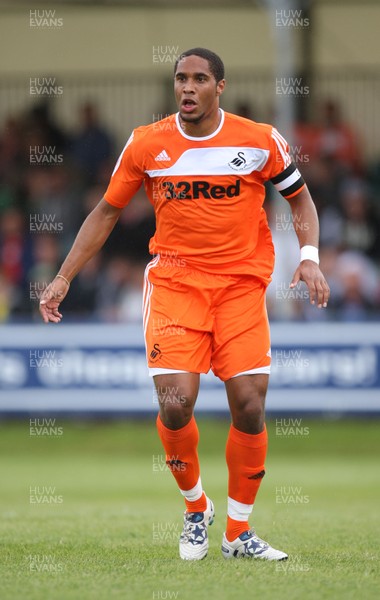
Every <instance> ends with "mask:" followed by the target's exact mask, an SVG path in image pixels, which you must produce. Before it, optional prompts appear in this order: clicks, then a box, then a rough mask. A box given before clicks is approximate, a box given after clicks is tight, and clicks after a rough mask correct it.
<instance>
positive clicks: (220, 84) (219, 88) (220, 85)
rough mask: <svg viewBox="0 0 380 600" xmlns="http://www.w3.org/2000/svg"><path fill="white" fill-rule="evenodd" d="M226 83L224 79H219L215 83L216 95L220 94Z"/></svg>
mask: <svg viewBox="0 0 380 600" xmlns="http://www.w3.org/2000/svg"><path fill="white" fill-rule="evenodd" d="M225 85H226V80H225V79H221V80H220V81H219V82H218V83H217V85H216V95H217V96H220V95H221V94H223V90H224V88H225Z"/></svg>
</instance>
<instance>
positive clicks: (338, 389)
mask: <svg viewBox="0 0 380 600" xmlns="http://www.w3.org/2000/svg"><path fill="white" fill-rule="evenodd" d="M271 332H272V371H271V377H270V387H269V391H268V396H267V410H268V412H273V413H286V412H298V413H300V412H333V413H341V412H343V413H350V412H351V413H352V412H353V413H365V412H371V413H377V412H378V413H380V324H373V323H372V324H340V323H324V324H320V323H318V324H303V323H302V324H300V323H281V324H280V323H274V324H273V325H272V328H271ZM0 365H1V368H0V413H3V414H5V413H13V412H30V413H36V412H69V413H73V412H86V411H89V412H92V413H97V412H100V413H115V412H117V413H123V412H125V413H130V412H131V413H132V412H139V413H141V412H153V411H156V410H157V398H156V395H155V393H154V390H153V385H152V380H151V378H150V377H149V376H148V371H147V367H146V359H145V348H144V343H143V337H142V326H141V325H139V324H136V325H125V326H124V325H120V324H118V325H104V324H95V325H94V324H92V325H88V324H86V325H84V324H78V325H77V324H75V325H74V324H68V325H63V324H60V325H58V326H55V325H48V326H46V325H41V324H35V325H8V326H7V325H5V326H2V327H1V328H0ZM197 410H198V411H217V412H223V411H228V406H227V401H226V396H225V392H224V386H223V384H222V382H221V381H220V380H219V379H218V378H216V377H215V376H214V375H213V374H212V372H210V373H208V374H207V375H202V377H201V390H200V394H199V399H198V402H197Z"/></svg>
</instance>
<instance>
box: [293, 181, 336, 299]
mask: <svg viewBox="0 0 380 600" xmlns="http://www.w3.org/2000/svg"><path fill="white" fill-rule="evenodd" d="M289 204H290V207H291V210H292V215H293V223H294V225H295V230H296V234H297V237H298V241H299V245H300V248H302V247H303V246H315V247H316V248H318V243H319V222H318V215H317V210H316V208H315V204H314V202H313V200H312V198H311V196H310V193H309V190H308V189H307V187H306V186H305V187H304V188H303V189H302V190H301V192H300V193H299V194H297V196H295V197H294V198H290V199H289ZM299 281H304V282H305V283H306V285H307V287H308V288H309V292H310V302H311V304H315V302H317V305H318V308H322V307H323V308H326V306H327V302H328V299H329V296H330V288H329V286H328V284H327V282H326V280H325V278H324V276H323V273H322V271H321V270H320V268H319V266H318V264H317V263H316V262H314V261H313V260H303V261H302V262H300V264H299V266H298V268H297V270H296V272H295V273H294V276H293V279H292V282H291V284H290V287H292V288H293V287H295V286H296V285H297V283H298V282H299Z"/></svg>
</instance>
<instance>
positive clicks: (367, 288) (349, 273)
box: [335, 251, 380, 321]
mask: <svg viewBox="0 0 380 600" xmlns="http://www.w3.org/2000/svg"><path fill="white" fill-rule="evenodd" d="M335 266H336V269H335V270H336V273H337V277H338V281H339V283H340V287H341V289H340V296H338V298H337V300H336V305H337V308H338V311H339V318H340V320H342V321H365V320H367V319H368V318H370V317H371V316H373V312H374V309H375V307H376V300H377V299H378V297H379V288H380V280H379V274H378V272H377V271H376V269H375V267H374V265H373V264H372V263H371V261H370V260H369V259H368V258H367V257H365V256H364V255H363V254H360V253H359V252H353V251H348V252H343V253H342V254H341V255H340V256H339V257H338V258H337V261H336V265H335Z"/></svg>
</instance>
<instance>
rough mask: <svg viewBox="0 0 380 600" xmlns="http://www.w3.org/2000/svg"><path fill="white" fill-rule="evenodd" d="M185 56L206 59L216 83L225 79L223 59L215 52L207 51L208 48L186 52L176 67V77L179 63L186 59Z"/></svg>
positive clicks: (182, 54)
mask: <svg viewBox="0 0 380 600" xmlns="http://www.w3.org/2000/svg"><path fill="white" fill-rule="evenodd" d="M185 56H200V57H201V58H204V59H205V60H207V62H208V64H209V67H210V71H211V73H212V74H213V76H214V77H215V81H216V83H219V81H221V80H222V79H224V64H223V61H222V59H221V58H220V57H219V56H218V55H217V54H215V52H212V51H211V50H207V48H191V49H190V50H186V52H182V53H181V55H180V56H179V57H178V58H177V60H176V63H175V65H174V75H175V74H176V72H177V67H178V63H179V61H180V60H182V58H185Z"/></svg>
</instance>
